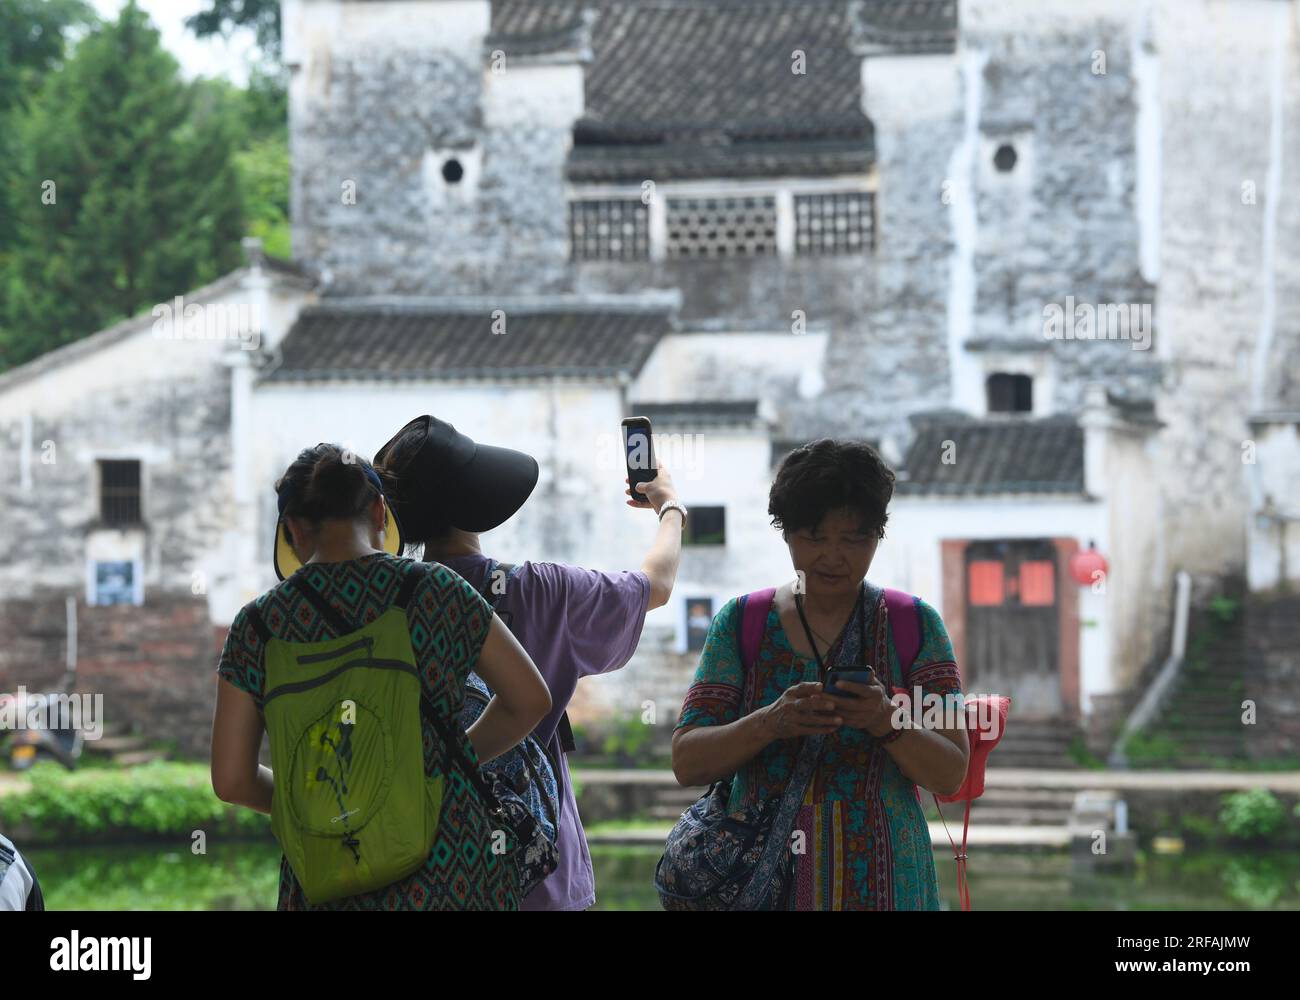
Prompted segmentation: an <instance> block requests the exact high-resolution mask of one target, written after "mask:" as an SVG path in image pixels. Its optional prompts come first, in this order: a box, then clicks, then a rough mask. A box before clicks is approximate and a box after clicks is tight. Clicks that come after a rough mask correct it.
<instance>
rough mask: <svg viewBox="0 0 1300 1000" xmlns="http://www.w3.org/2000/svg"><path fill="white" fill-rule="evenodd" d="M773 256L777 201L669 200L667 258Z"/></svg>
mask: <svg viewBox="0 0 1300 1000" xmlns="http://www.w3.org/2000/svg"><path fill="white" fill-rule="evenodd" d="M775 253H776V198H775V197H772V196H770V195H769V196H761V195H759V196H754V197H728V198H669V199H668V256H669V257H758V256H762V255H764V254H775Z"/></svg>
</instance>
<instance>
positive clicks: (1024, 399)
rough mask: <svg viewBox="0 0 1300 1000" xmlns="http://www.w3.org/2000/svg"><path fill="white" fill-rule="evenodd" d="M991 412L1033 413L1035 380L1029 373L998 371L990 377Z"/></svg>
mask: <svg viewBox="0 0 1300 1000" xmlns="http://www.w3.org/2000/svg"><path fill="white" fill-rule="evenodd" d="M987 386H988V407H989V412H990V413H1031V412H1032V411H1033V409H1034V380H1033V379H1032V378H1031V377H1030V376H1028V375H1009V374H1006V373H1003V372H998V373H995V374H993V375H990V376H989V377H988V382H987Z"/></svg>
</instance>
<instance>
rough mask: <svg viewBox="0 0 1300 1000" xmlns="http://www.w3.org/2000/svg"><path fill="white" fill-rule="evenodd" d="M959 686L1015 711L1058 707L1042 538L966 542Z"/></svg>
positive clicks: (1049, 550)
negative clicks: (1001, 699) (997, 698)
mask: <svg viewBox="0 0 1300 1000" xmlns="http://www.w3.org/2000/svg"><path fill="white" fill-rule="evenodd" d="M965 572H966V580H965V584H966V588H965V590H966V688H967V690H968V691H970V692H972V693H975V694H1004V695H1009V696H1010V697H1011V698H1012V699H1013V701H1014V703H1015V706H1016V714H1017V715H1020V716H1039V717H1056V716H1059V715H1061V714H1062V712H1063V708H1064V706H1063V704H1062V701H1061V680H1060V663H1059V651H1060V625H1059V616H1058V613H1057V603H1058V600H1059V597H1058V595H1057V592H1056V584H1057V573H1056V551H1055V549H1054V548H1053V546H1052V543H1051V542H1049V541H1046V540H1034V539H1031V540H1025V539H1014V540H1007V541H992V542H972V543H971V544H970V545H969V546H967V548H966V567H965Z"/></svg>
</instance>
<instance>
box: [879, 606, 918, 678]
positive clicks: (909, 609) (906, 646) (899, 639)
mask: <svg viewBox="0 0 1300 1000" xmlns="http://www.w3.org/2000/svg"><path fill="white" fill-rule="evenodd" d="M885 608H886V609H887V613H888V614H889V629H890V631H891V632H893V633H894V649H895V650H896V651H897V652H898V668H899V669H900V670H901V671H902V673H903V684H904V686H906V685H907V677H908V675H909V674H910V673H911V672H912V664H913V663H914V662H916V656H917V654H918V653H919V652H921V619H920V616H919V615H917V613H916V598H914V597H913V596H912V595H911V594H908V593H905V592H903V591H901V590H895V589H894V588H893V587H886V588H885Z"/></svg>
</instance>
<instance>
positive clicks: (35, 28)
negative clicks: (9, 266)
mask: <svg viewBox="0 0 1300 1000" xmlns="http://www.w3.org/2000/svg"><path fill="white" fill-rule="evenodd" d="M95 21H96V18H95V15H94V12H93V11H92V10H91V9H90V7H89V6H88V5H87V4H86V3H85V2H84V0H4V2H3V3H0V289H3V287H4V284H3V282H4V273H3V268H4V260H5V254H6V252H7V250H8V249H9V247H10V245H11V244H12V241H13V231H14V223H13V215H12V212H11V210H10V208H9V205H10V201H9V190H10V187H11V186H12V184H13V176H12V166H11V165H12V164H13V162H14V159H15V157H16V155H17V148H18V147H17V143H16V141H15V138H14V128H15V122H16V119H17V116H18V114H19V112H21V111H23V110H24V109H26V107H27V106H28V103H29V101H30V98H31V96H32V95H33V94H35V93H36V91H38V90H39V89H40V85H41V82H42V80H44V78H45V75H46V74H47V73H49V72H50V70H52V69H53V68H54V67H55V66H57V65H58V64H59V62H60V61H61V60H62V59H63V51H64V48H65V40H66V36H67V35H68V33H69V32H70V30H71V29H73V28H77V27H81V26H88V25H91V24H94V23H95ZM0 321H3V317H2V316H0Z"/></svg>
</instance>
